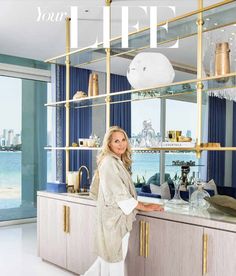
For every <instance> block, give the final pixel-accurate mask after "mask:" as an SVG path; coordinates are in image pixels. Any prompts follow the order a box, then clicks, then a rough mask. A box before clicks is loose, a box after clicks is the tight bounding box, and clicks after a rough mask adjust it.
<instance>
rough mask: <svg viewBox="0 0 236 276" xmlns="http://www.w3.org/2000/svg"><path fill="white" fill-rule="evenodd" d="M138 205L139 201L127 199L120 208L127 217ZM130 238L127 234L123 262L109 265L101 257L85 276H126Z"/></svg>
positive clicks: (121, 202) (124, 242)
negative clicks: (126, 260)
mask: <svg viewBox="0 0 236 276" xmlns="http://www.w3.org/2000/svg"><path fill="white" fill-rule="evenodd" d="M137 204H138V201H137V200H136V199H134V198H130V199H125V200H121V201H119V202H118V205H119V207H120V208H121V210H122V211H123V212H124V214H125V215H129V214H130V213H131V212H132V211H133V210H134V208H135V207H136V206H137ZM129 236H130V233H127V234H126V235H125V236H124V237H123V239H122V253H123V260H122V261H120V262H117V263H108V262H106V261H104V260H103V259H102V258H101V257H98V258H97V259H96V260H95V262H94V263H93V264H92V266H91V267H90V268H89V270H88V271H87V272H85V274H84V275H83V276H125V275H126V271H125V258H126V255H127V251H128V244H129ZM81 276H82V275H81Z"/></svg>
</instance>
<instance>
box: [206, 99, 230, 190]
mask: <svg viewBox="0 0 236 276" xmlns="http://www.w3.org/2000/svg"><path fill="white" fill-rule="evenodd" d="M225 132H226V100H225V99H220V98H217V97H209V123H208V141H209V142H216V143H221V146H225ZM207 166H208V179H209V180H210V179H214V181H215V182H216V184H217V185H219V186H224V175H225V153H224V152H223V151H222V152H220V151H209V152H208V165H207Z"/></svg>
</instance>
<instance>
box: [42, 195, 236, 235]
mask: <svg viewBox="0 0 236 276" xmlns="http://www.w3.org/2000/svg"><path fill="white" fill-rule="evenodd" d="M37 194H38V196H44V197H49V198H54V199H59V200H65V201H68V202H74V203H79V204H85V205H90V206H96V201H94V200H93V199H91V198H90V197H89V196H88V195H79V194H71V193H51V192H46V191H39V192H38V193H37ZM138 200H139V201H141V202H146V203H158V204H162V205H163V206H164V209H165V211H164V212H138V214H137V215H142V216H147V217H153V218H160V219H165V220H171V221H176V222H182V223H187V224H193V225H198V226H203V227H211V228H217V229H221V230H226V231H232V232H236V217H234V216H231V215H227V214H224V213H222V212H220V211H218V210H216V209H215V208H213V207H210V208H208V209H207V210H199V209H193V208H191V207H190V206H189V204H186V205H182V206H170V205H169V204H167V202H168V201H167V200H163V199H158V198H150V197H141V196H139V197H138Z"/></svg>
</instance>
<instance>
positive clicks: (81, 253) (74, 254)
mask: <svg viewBox="0 0 236 276" xmlns="http://www.w3.org/2000/svg"><path fill="white" fill-rule="evenodd" d="M70 209H71V212H70V233H69V235H67V268H68V269H69V270H71V271H73V272H75V273H79V274H84V273H85V271H86V270H87V269H88V268H89V267H90V266H91V264H92V263H93V262H94V261H95V259H96V255H95V254H94V253H93V251H94V246H93V243H94V222H95V212H96V210H95V208H94V207H93V206H89V205H83V204H76V203H70Z"/></svg>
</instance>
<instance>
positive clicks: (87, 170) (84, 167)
mask: <svg viewBox="0 0 236 276" xmlns="http://www.w3.org/2000/svg"><path fill="white" fill-rule="evenodd" d="M83 169H85V170H86V172H87V180H89V169H88V168H87V167H86V166H84V165H82V166H80V167H79V183H78V192H80V185H81V182H82V175H83Z"/></svg>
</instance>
